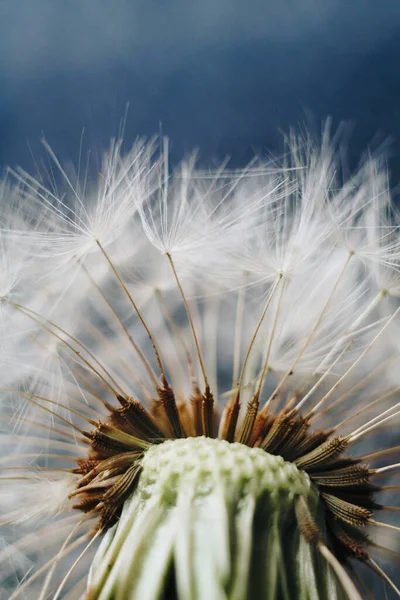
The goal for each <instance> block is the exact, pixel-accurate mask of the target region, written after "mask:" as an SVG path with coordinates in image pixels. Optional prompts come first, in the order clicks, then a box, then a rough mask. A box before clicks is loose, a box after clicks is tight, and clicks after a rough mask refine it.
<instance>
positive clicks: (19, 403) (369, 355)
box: [0, 136, 400, 600]
mask: <svg viewBox="0 0 400 600" xmlns="http://www.w3.org/2000/svg"><path fill="white" fill-rule="evenodd" d="M303 147H304V148H305V150H304V152H303V151H302V150H300V145H299V143H297V142H293V140H292V163H291V164H289V163H290V161H288V159H285V161H284V162H283V164H282V165H281V168H277V165H276V162H275V163H274V164H273V165H268V164H267V165H265V164H261V165H253V166H252V167H251V168H250V169H248V170H245V171H241V172H228V171H226V172H225V171H223V170H221V171H217V172H216V173H196V171H195V168H194V163H193V161H192V160H189V161H188V162H186V163H184V165H183V166H182V168H180V169H178V170H177V171H176V173H175V174H173V175H170V173H169V170H168V161H167V160H166V157H165V156H164V155H162V156H161V157H159V158H157V156H155V155H154V152H155V148H154V144H150V145H148V146H147V145H146V144H145V143H144V142H140V143H138V144H137V145H136V146H135V147H134V149H133V150H132V152H131V153H129V154H128V155H127V157H125V158H123V157H122V155H121V152H120V144H115V143H114V144H113V145H112V148H111V151H110V156H109V157H108V158H107V157H106V159H105V161H104V169H103V177H104V178H105V182H103V183H101V184H100V186H99V190H100V191H99V193H98V195H97V200H96V198H95V197H94V196H93V195H92V194H90V198H88V199H87V198H86V197H85V193H86V192H87V190H86V187H85V185H84V184H83V183H74V185H72V183H71V178H69V177H67V175H66V172H65V171H64V170H63V169H62V167H61V166H60V165H59V164H58V162H57V159H56V158H55V157H53V159H54V160H55V161H56V164H57V166H58V167H59V169H60V173H61V175H62V177H64V184H65V185H66V187H67V189H68V190H69V193H72V195H73V198H74V200H73V201H72V200H71V202H66V201H64V195H61V197H58V196H57V189H59V188H58V187H57V188H55V187H54V185H53V186H52V187H50V189H47V188H46V187H45V184H44V182H43V180H42V179H38V180H37V181H36V183H35V180H33V178H31V177H30V176H27V175H25V174H22V175H21V174H20V175H19V176H18V178H17V181H16V182H15V184H13V183H12V181H9V182H8V183H7V187H6V188H4V189H7V190H8V191H7V194H8V197H9V198H10V202H9V203H7V202H5V201H4V197H5V196H2V203H1V205H0V206H1V210H0V220H1V222H2V229H1V231H0V235H1V244H0V246H1V248H2V249H3V250H4V253H5V256H4V257H3V258H2V259H1V263H2V264H4V265H6V267H7V268H6V271H5V274H3V279H4V282H3V280H2V281H1V298H0V302H1V310H0V332H1V343H0V361H1V365H0V366H1V379H2V384H1V385H2V388H1V395H2V412H1V415H0V417H1V423H2V424H4V426H2V429H1V435H0V443H1V445H2V448H3V455H2V457H1V459H0V469H1V470H2V471H3V472H4V475H3V474H2V475H1V483H0V506H1V509H2V514H3V515H4V516H3V517H2V518H1V525H2V527H3V532H4V533H3V537H4V540H5V546H4V550H0V560H1V561H4V564H7V565H9V564H10V560H11V564H12V565H13V568H11V569H10V568H9V567H7V570H6V572H5V573H4V575H2V580H1V581H2V583H1V584H0V585H1V586H2V588H0V589H1V591H4V594H5V597H7V599H8V598H11V599H12V600H18V599H19V598H24V597H28V598H32V599H35V600H38V599H39V600H45V599H47V598H52V599H53V600H58V599H60V598H65V599H68V598H69V599H70V600H76V598H79V597H82V598H92V599H93V598H96V599H97V598H99V599H101V600H105V599H106V598H107V599H109V598H114V597H115V598H118V599H121V600H122V599H125V598H140V600H142V598H148V599H149V600H150V599H152V600H153V599H154V600H156V599H157V600H158V599H161V598H166V597H168V598H170V597H171V598H173V597H178V598H179V600H182V599H184V600H186V599H187V598H188V599H190V600H196V599H197V598H201V599H202V598H204V600H205V599H206V598H207V599H208V598H232V599H234V600H241V599H242V598H243V599H244V598H249V599H251V598H267V599H271V600H272V599H273V598H281V597H282V598H297V597H298V598H303V597H304V598H313V599H315V600H322V599H325V598H327V597H329V598H341V597H344V596H345V595H346V594H347V596H350V598H351V599H352V600H355V599H356V598H360V593H363V592H362V579H360V577H359V576H358V567H359V566H360V564H362V565H364V566H366V567H369V569H370V570H371V571H373V572H374V573H375V574H378V575H379V576H380V578H381V580H383V581H384V584H385V586H386V587H387V588H388V589H390V591H392V592H393V593H395V594H399V593H400V592H399V591H398V588H397V587H396V583H395V582H394V581H392V579H391V577H390V576H389V575H388V574H387V573H386V568H385V569H383V568H382V567H381V566H380V563H381V562H382V561H384V560H385V559H387V556H388V555H389V554H390V555H391V556H394V555H395V552H396V539H395V536H396V535H398V532H399V528H398V526H397V525H396V523H395V522H393V521H392V520H391V515H392V513H393V512H394V511H395V510H396V509H397V508H398V507H396V506H393V504H394V502H393V496H392V497H391V494H393V491H396V490H397V489H398V486H397V485H396V480H394V483H393V484H392V483H391V482H390V485H387V484H386V482H387V481H388V478H390V477H391V476H392V475H393V476H394V477H396V469H397V468H398V466H399V459H398V458H396V455H398V446H397V445H396V444H397V443H398V436H397V434H396V432H395V431H392V430H391V427H392V426H393V424H394V423H396V422H398V418H399V415H400V402H399V400H398V396H399V390H400V382H399V366H400V353H399V346H398V339H397V335H396V333H397V331H398V318H399V312H400V308H399V306H398V294H397V284H396V282H397V281H398V273H399V271H400V269H399V266H400V262H399V259H400V244H399V241H398V225H397V223H396V221H395V218H396V216H395V215H393V219H392V220H389V219H388V214H389V213H390V210H391V206H390V199H389V196H388V193H387V190H386V188H385V187H384V183H385V181H386V179H385V177H384V176H382V174H381V170H380V163H379V161H375V162H374V161H372V162H374V164H373V165H371V164H370V163H369V164H367V165H362V166H361V168H360V170H359V172H358V173H357V174H356V175H355V176H354V177H353V178H352V179H351V180H350V181H348V182H344V183H343V182H340V181H338V175H337V172H338V171H337V168H336V166H335V152H334V148H330V149H329V148H328V147H327V139H326V136H325V138H324V141H323V144H322V149H319V150H318V149H317V148H315V147H314V146H313V145H312V144H311V143H310V141H309V140H307V141H305V142H304V144H303ZM39 181H40V183H38V182H39ZM60 189H61V188H60ZM87 204H88V205H89V206H88V207H87ZM13 248H20V251H18V252H16V253H15V252H13V251H12V249H13ZM1 277H2V275H1V274H0V279H1ZM391 282H392V283H391ZM383 283H384V286H383ZM388 283H389V284H390V285H388ZM382 431H385V432H388V431H389V432H390V434H391V439H387V444H386V445H385V438H382V437H381V435H380V434H381V432H382ZM375 446H377V447H378V450H376V451H374V450H375ZM46 490H47V491H46ZM50 490H51V493H50ZM30 497H32V498H35V501H32V502H29V498H30ZM44 497H45V501H44V500H43V501H41V499H42V498H44ZM377 514H380V515H382V517H380V518H381V519H382V520H378V517H377ZM36 531H37V532H36ZM101 537H103V541H102V542H101V545H100V549H99V550H98V554H97V555H96V557H95V559H94V562H93V566H92V568H91V570H90V577H89V581H88V579H87V573H88V571H89V566H90V564H91V561H92V558H93V552H94V550H95V548H96V546H97V544H98V542H99V541H100V538H101ZM39 540H40V543H38V541H39ZM149 540H152V543H150V542H149ZM13 557H14V560H13ZM5 561H7V563H6V562H5ZM252 586H253V587H252ZM256 587H257V589H256ZM258 588H259V589H258ZM260 590H261V591H260ZM360 590H361V592H360Z"/></svg>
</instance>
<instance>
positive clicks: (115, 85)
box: [0, 0, 400, 176]
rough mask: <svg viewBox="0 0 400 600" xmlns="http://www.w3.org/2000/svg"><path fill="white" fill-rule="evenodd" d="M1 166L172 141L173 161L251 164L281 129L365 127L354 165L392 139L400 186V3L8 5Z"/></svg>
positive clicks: (1, 76)
mask: <svg viewBox="0 0 400 600" xmlns="http://www.w3.org/2000/svg"><path fill="white" fill-rule="evenodd" d="M0 30H1V31H0V164H1V165H3V166H4V165H6V164H11V165H14V164H16V163H22V164H23V165H24V166H27V167H31V166H32V159H31V157H30V151H29V149H28V143H29V144H30V145H31V146H32V148H33V152H34V154H37V153H38V152H39V148H40V145H39V140H40V137H41V135H42V132H44V134H45V136H46V138H47V140H48V141H49V143H50V144H51V145H52V147H53V148H54V149H55V151H56V152H57V153H58V154H59V155H61V156H62V157H67V156H68V157H71V158H75V159H76V158H77V156H78V150H79V139H80V135H81V132H82V129H83V128H84V127H85V129H86V133H85V137H86V141H87V142H89V143H90V144H92V143H93V144H94V145H95V146H97V147H104V145H105V144H106V143H107V140H108V139H109V137H110V136H111V135H113V134H115V133H116V132H117V131H118V126H119V122H120V120H121V117H122V116H123V114H124V111H125V107H126V104H127V103H128V102H129V105H130V108H129V113H128V120H127V126H126V135H125V137H126V139H127V140H131V139H133V138H134V137H135V136H136V135H138V134H145V135H152V134H155V133H158V132H159V127H160V125H159V124H160V122H161V123H162V130H163V133H165V134H167V135H168V136H169V137H170V138H171V141H172V145H171V147H172V158H173V160H174V159H175V158H178V157H179V156H181V155H182V153H184V152H185V151H188V150H191V149H192V148H193V147H198V148H199V149H200V156H201V159H202V160H204V161H205V162H207V161H209V160H211V159H213V158H217V159H221V158H223V157H224V156H225V154H230V155H231V156H232V157H233V161H234V163H235V164H244V163H245V162H246V161H247V160H248V159H249V158H250V157H251V156H252V154H253V152H254V149H256V150H258V151H259V150H263V149H265V148H268V149H270V150H276V149H277V148H279V146H280V140H281V133H280V132H281V131H282V130H283V131H288V129H289V128H290V127H296V126H298V124H301V123H305V122H306V123H307V124H308V126H310V124H313V126H314V127H315V128H317V129H319V128H320V126H321V122H322V121H323V119H324V118H325V117H327V116H328V115H332V116H333V117H334V122H336V123H338V122H339V121H340V120H343V119H345V120H349V121H350V122H351V123H352V124H353V125H354V127H353V135H352V146H351V148H352V150H351V152H352V155H353V156H354V157H355V156H357V155H358V153H359V152H361V151H362V150H363V149H364V148H365V147H366V145H367V144H368V143H369V142H370V141H371V140H372V139H373V138H374V136H375V135H376V134H378V136H380V138H381V139H385V138H386V137H388V136H392V138H393V142H392V155H393V158H392V168H393V170H394V171H395V172H398V173H399V176H400V169H399V167H400V161H399V160H397V159H396V156H397V154H400V152H399V150H400V66H399V65H400V37H399V34H400V2H399V0H390V1H389V0H386V1H377V0H246V1H245V0H241V1H239V0H170V1H167V0H164V1H162V0H109V1H107V2H106V1H104V0H10V1H9V0H2V1H0Z"/></svg>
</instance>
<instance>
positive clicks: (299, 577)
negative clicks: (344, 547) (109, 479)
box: [88, 437, 345, 600]
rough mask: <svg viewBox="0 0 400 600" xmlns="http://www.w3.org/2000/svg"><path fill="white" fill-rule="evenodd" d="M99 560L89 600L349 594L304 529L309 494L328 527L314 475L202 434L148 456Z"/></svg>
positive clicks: (259, 599) (310, 599) (311, 598)
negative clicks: (303, 506)
mask: <svg viewBox="0 0 400 600" xmlns="http://www.w3.org/2000/svg"><path fill="white" fill-rule="evenodd" d="M141 462H142V473H141V475H140V479H139V483H138V487H137V489H136V490H135V492H134V493H133V494H132V496H131V497H130V498H129V499H128V500H127V501H126V502H125V505H124V508H123V511H122V514H121V518H120V520H119V522H118V523H117V524H116V525H115V526H114V527H112V528H111V529H110V530H109V531H108V532H107V534H106V535H105V538H104V540H103V542H102V544H101V546H100V548H99V550H98V552H97V554H96V557H95V560H94V562H93V565H92V569H91V573H90V577H89V587H88V598H90V600H281V599H282V600H297V599H298V600H326V599H327V598H329V599H331V600H339V599H340V600H342V599H343V598H345V595H344V593H343V592H342V590H341V588H340V586H339V584H338V583H337V580H336V576H335V575H334V574H333V573H332V572H331V571H330V568H329V566H328V565H327V564H326V563H325V561H324V559H323V558H322V557H321V556H320V555H319V553H318V552H317V551H316V550H315V549H314V548H311V547H310V546H309V545H308V543H307V542H306V541H305V540H304V538H303V537H302V536H301V534H300V532H299V530H298V527H297V522H296V518H295V512H294V501H295V497H296V496H297V495H302V496H304V497H305V499H306V501H307V503H308V506H309V508H310V511H311V513H312V515H313V518H314V519H315V521H316V522H317V523H318V524H319V525H320V527H321V529H322V530H323V510H324V509H323V506H322V505H321V502H320V500H319V496H318V492H317V490H316V489H315V487H314V486H313V485H312V483H311V481H310V479H309V477H308V475H307V474H306V473H304V472H303V471H300V470H299V469H297V467H296V466H295V465H293V464H291V463H288V462H285V461H284V460H283V458H281V457H280V456H273V455H270V454H267V453H266V452H265V451H263V450H261V449H259V448H249V447H247V446H244V445H242V444H238V443H234V444H230V443H228V442H226V441H223V440H216V439H211V438H204V437H197V438H187V439H179V440H168V441H166V442H164V443H162V444H160V445H157V446H153V447H152V448H150V449H149V450H148V451H147V452H146V453H145V455H144V457H143V458H142V461H141Z"/></svg>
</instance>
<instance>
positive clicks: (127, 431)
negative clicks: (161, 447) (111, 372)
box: [72, 380, 383, 563]
mask: <svg viewBox="0 0 400 600" xmlns="http://www.w3.org/2000/svg"><path fill="white" fill-rule="evenodd" d="M117 399H118V402H119V405H120V406H119V407H118V408H115V407H113V406H111V405H107V406H108V410H109V417H108V418H107V419H106V421H105V422H97V423H93V425H94V426H95V427H94V429H93V430H92V431H88V432H85V433H84V436H85V439H86V442H87V443H88V444H90V451H89V454H88V458H87V459H79V460H78V465H77V468H76V469H75V471H74V472H75V473H76V474H78V475H79V476H80V477H79V479H78V482H77V487H76V490H75V491H74V492H73V494H72V496H73V497H75V498H76V499H77V503H76V505H75V507H76V508H78V509H80V510H82V511H84V512H90V513H91V514H97V515H98V516H99V524H98V527H99V529H100V530H103V531H104V530H106V529H108V528H109V527H110V526H111V525H113V524H114V523H115V521H116V520H117V519H118V516H119V514H120V512H121V510H122V506H123V503H124V501H125V500H126V499H127V498H128V497H129V496H130V495H131V494H132V492H133V491H134V489H135V487H136V485H137V483H138V479H139V475H140V470H141V466H140V458H141V457H142V456H143V453H144V452H145V451H146V449H147V448H149V447H150V446H151V445H153V444H160V443H162V442H163V441H165V440H166V439H175V438H183V437H196V436H202V435H204V436H207V437H214V438H216V437H219V438H221V439H225V440H228V441H231V442H233V441H235V442H240V443H243V444H246V445H247V446H249V447H259V448H262V449H263V450H265V452H268V453H269V454H273V455H279V456H282V457H283V458H284V459H285V460H286V461H288V462H292V463H294V464H295V465H296V466H297V468H298V469H301V470H303V471H305V472H306V473H308V475H309V476H310V478H311V480H312V481H313V483H314V484H315V485H316V486H317V488H318V490H319V493H320V498H321V499H322V501H323V503H324V505H325V509H326V510H325V525H326V531H327V534H328V538H329V543H330V545H331V548H332V550H333V551H334V554H335V556H336V557H337V558H338V559H339V560H340V562H342V563H347V562H348V559H351V558H354V559H358V560H361V561H367V560H368V558H369V555H368V552H367V547H368V544H369V543H370V542H369V539H368V537H367V536H366V535H365V533H364V532H363V528H364V527H365V525H367V524H368V523H369V522H370V521H371V518H372V515H373V512H374V511H376V510H378V509H380V508H383V507H382V506H381V505H380V504H378V503H376V502H375V500H374V494H375V493H376V492H378V491H379V490H380V489H381V488H379V487H378V486H375V485H373V484H372V483H371V478H372V476H373V474H374V471H373V470H372V469H369V467H368V466H367V465H365V464H363V463H362V461H361V459H356V458H352V457H348V456H344V454H345V451H346V449H347V447H348V443H349V440H348V438H346V437H340V436H339V437H332V431H331V430H326V431H322V430H317V431H310V419H309V418H308V417H302V416H301V415H300V414H299V413H298V411H296V409H293V408H287V407H286V408H284V409H282V410H281V411H280V412H278V413H277V414H269V413H268V411H264V412H263V411H260V412H258V407H256V409H255V407H254V405H252V403H250V404H249V406H248V409H247V412H246V415H245V418H244V420H243V423H242V425H241V427H240V428H237V427H236V425H237V417H232V415H235V414H236V413H237V412H238V410H237V409H238V406H237V405H238V402H235V403H232V404H231V405H229V404H228V406H227V408H226V409H225V411H224V414H223V415H222V418H221V420H220V426H219V432H217V425H218V415H217V411H216V410H215V407H214V402H213V397H212V393H211V392H210V390H209V389H208V388H207V389H206V392H205V393H204V394H201V393H200V391H199V390H198V389H196V390H195V391H194V393H193V396H192V398H191V403H190V404H189V403H185V402H176V401H175V397H174V393H173V390H172V389H171V387H170V386H169V385H168V383H167V382H166V380H164V381H163V385H162V387H160V389H159V392H158V399H157V400H155V401H154V403H153V406H152V408H151V410H150V411H148V410H147V409H146V408H145V407H144V406H143V405H142V404H141V403H140V402H138V401H136V400H133V399H130V398H124V397H122V396H117ZM236 429H238V431H236ZM221 432H222V435H221ZM296 515H297V520H298V525H299V528H300V531H301V532H302V534H303V535H304V536H305V537H306V539H308V541H310V543H316V540H317V539H320V536H321V534H320V532H319V531H318V529H317V528H316V525H315V524H314V523H311V522H310V519H309V516H308V514H307V511H305V510H303V509H302V507H301V506H298V507H297V508H296Z"/></svg>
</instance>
